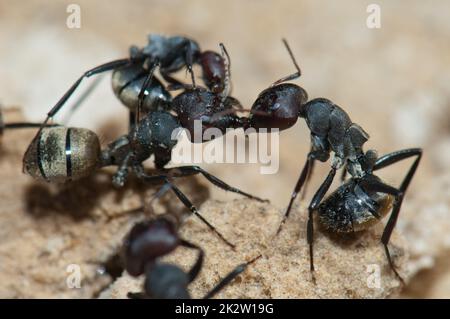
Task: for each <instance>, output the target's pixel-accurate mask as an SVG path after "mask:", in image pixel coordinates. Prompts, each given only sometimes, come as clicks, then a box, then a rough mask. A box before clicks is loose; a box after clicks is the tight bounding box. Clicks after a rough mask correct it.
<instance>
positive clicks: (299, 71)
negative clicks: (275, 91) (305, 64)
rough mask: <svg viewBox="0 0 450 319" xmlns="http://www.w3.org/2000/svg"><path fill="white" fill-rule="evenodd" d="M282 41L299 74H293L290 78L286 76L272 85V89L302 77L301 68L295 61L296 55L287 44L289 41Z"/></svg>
mask: <svg viewBox="0 0 450 319" xmlns="http://www.w3.org/2000/svg"><path fill="white" fill-rule="evenodd" d="M282 41H283V43H284V46H285V47H286V50H287V51H288V53H289V56H290V57H291V60H292V62H293V63H294V66H295V69H296V70H297V72H295V73H292V74H290V75H288V76H285V77H283V78H281V79H279V80H278V81H275V82H274V83H273V84H272V85H271V86H272V87H273V86H275V85H277V84H280V83H283V82H286V81H291V80H294V79H297V78H299V77H300V76H301V75H302V71H301V70H300V67H299V66H298V64H297V61H296V60H295V57H294V54H293V53H292V50H291V48H290V46H289V43H288V42H287V40H286V39H285V38H283V39H282Z"/></svg>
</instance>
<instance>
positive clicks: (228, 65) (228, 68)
mask: <svg viewBox="0 0 450 319" xmlns="http://www.w3.org/2000/svg"><path fill="white" fill-rule="evenodd" d="M219 46H220V50H221V51H222V57H224V58H225V57H226V59H223V60H224V63H225V82H224V86H225V87H224V90H223V92H222V99H223V100H225V98H226V97H227V96H228V95H229V93H230V85H231V84H230V78H231V59H230V55H229V54H228V51H227V49H226V48H225V45H224V44H223V43H219Z"/></svg>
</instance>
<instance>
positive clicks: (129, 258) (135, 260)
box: [124, 218, 180, 276]
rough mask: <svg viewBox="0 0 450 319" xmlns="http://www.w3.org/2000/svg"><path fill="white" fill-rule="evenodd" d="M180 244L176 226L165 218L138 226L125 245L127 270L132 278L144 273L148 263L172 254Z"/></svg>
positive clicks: (129, 235) (134, 228) (133, 229)
mask: <svg viewBox="0 0 450 319" xmlns="http://www.w3.org/2000/svg"><path fill="white" fill-rule="evenodd" d="M179 244H180V238H179V237H178V234H177V231H176V229H175V225H174V224H173V223H171V222H170V221H169V220H167V219H165V218H159V219H156V220H152V221H146V222H141V223H138V224H136V225H135V226H134V227H133V228H132V229H131V231H130V233H129V234H128V236H127V238H126V239H125V243H124V255H125V269H126V270H127V272H128V273H129V274H130V275H132V276H139V275H141V274H143V273H144V271H145V267H146V264H147V263H153V262H155V260H156V259H157V258H159V257H161V256H164V255H167V254H169V253H170V252H172V251H173V250H174V249H175V248H177V247H178V245H179Z"/></svg>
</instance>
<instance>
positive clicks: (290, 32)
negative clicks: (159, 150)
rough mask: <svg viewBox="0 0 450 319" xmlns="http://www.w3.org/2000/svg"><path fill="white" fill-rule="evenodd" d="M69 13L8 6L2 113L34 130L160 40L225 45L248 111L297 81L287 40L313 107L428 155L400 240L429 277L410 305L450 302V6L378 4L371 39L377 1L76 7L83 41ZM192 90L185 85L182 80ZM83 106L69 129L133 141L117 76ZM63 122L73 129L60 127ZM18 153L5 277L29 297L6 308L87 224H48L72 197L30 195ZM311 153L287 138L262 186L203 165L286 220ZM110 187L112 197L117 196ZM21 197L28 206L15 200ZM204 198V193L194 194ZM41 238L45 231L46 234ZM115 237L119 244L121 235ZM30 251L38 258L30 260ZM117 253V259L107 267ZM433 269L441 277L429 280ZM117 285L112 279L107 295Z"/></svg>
mask: <svg viewBox="0 0 450 319" xmlns="http://www.w3.org/2000/svg"><path fill="white" fill-rule="evenodd" d="M69 3H70V2H69V1H56V2H55V1H52V2H50V1H49V2H48V3H46V2H45V1H26V2H13V1H0V41H1V43H2V50H0V70H1V74H2V76H1V77H0V102H1V103H2V105H3V106H8V107H10V106H20V107H21V108H22V109H23V112H24V114H25V116H26V117H27V118H28V119H32V120H41V119H42V118H43V114H44V113H45V112H47V111H48V110H49V109H50V107H51V106H52V105H53V104H54V103H55V102H56V101H57V99H58V98H59V97H60V96H61V95H62V94H63V93H64V91H65V90H67V88H68V87H69V86H70V85H71V84H72V83H73V82H74V81H75V79H76V78H77V77H78V76H79V75H80V74H81V73H82V72H83V71H85V70H87V69H88V68H90V67H93V66H95V65H98V64H100V63H103V62H105V61H109V60H112V59H115V58H119V57H123V56H125V55H126V54H127V50H128V47H129V45H131V44H137V45H142V44H144V43H145V41H146V35H147V34H148V33H164V34H185V35H189V36H191V37H193V38H195V39H197V40H198V41H199V42H200V44H201V46H202V47H203V48H208V49H215V48H217V44H218V42H224V43H225V44H226V45H227V48H228V50H229V52H230V54H231V58H232V74H233V95H234V96H236V97H238V98H239V99H240V100H241V102H242V103H243V104H244V105H246V106H250V105H251V103H252V102H253V100H254V99H255V97H256V95H257V94H258V92H260V91H261V90H262V89H263V88H265V87H267V86H268V85H269V84H270V83H271V82H272V81H273V80H275V79H278V78H279V77H280V76H283V75H285V74H288V73H290V72H292V65H291V62H290V60H289V59H288V57H287V54H286V52H285V51H284V48H283V46H282V44H281V41H280V38H281V37H286V38H287V39H288V40H289V41H290V44H291V46H292V49H293V51H294V53H295V54H296V56H297V59H298V60H299V63H300V65H301V68H302V70H303V76H302V78H301V79H300V80H299V81H298V83H300V84H301V85H302V86H303V87H305V89H306V90H307V91H308V93H309V95H310V97H318V96H323V97H327V98H329V99H332V100H333V101H335V102H336V103H337V104H339V105H340V106H342V107H343V108H344V109H345V110H346V111H347V112H348V113H349V114H350V116H351V118H352V120H353V121H355V122H357V123H358V124H360V125H361V126H362V127H364V129H365V130H366V131H367V132H368V133H369V134H370V135H371V139H370V140H369V142H368V143H367V147H368V148H374V149H377V150H378V151H379V153H380V154H384V153H387V152H390V151H393V150H397V149H401V148H407V147H416V146H417V147H423V148H424V151H425V155H424V158H423V161H422V162H421V165H420V168H419V170H418V173H417V174H416V176H415V178H414V181H413V183H412V185H411V188H410V190H409V191H408V195H407V197H406V200H405V203H404V210H403V212H402V215H401V216H400V220H399V229H400V230H401V232H402V234H403V235H404V236H405V237H406V238H407V241H408V243H409V244H410V248H409V250H410V251H411V258H412V261H414V262H415V263H411V264H410V266H411V267H412V268H411V273H417V272H419V273H418V274H417V276H416V277H415V278H414V281H412V283H411V287H408V289H407V290H406V292H405V294H404V295H403V296H406V297H408V296H414V297H447V298H448V297H450V285H449V284H448V282H449V281H448V280H446V279H445V278H447V279H448V276H449V275H448V270H447V269H448V267H447V266H446V265H448V260H449V257H448V256H449V254H448V249H449V246H450V244H449V240H448V238H447V236H448V234H449V233H450V227H449V225H448V222H447V221H448V220H450V217H449V215H450V212H449V211H450V209H449V202H448V200H449V194H450V192H448V191H446V190H448V188H445V185H448V183H449V180H450V177H449V175H448V172H449V163H450V125H449V123H450V121H449V120H450V103H449V97H450V91H449V89H448V87H447V83H448V82H449V81H448V77H449V75H448V74H450V72H449V71H450V70H449V69H450V60H449V59H450V54H449V52H450V44H449V43H448V41H447V39H448V37H449V35H450V25H449V24H448V18H449V17H448V12H450V11H449V9H450V8H449V7H450V4H449V3H448V2H446V1H435V2H433V5H429V4H426V3H424V2H421V1H410V2H408V5H407V6H404V5H403V3H402V2H400V1H378V2H377V3H379V4H380V8H381V28H380V29H369V28H367V26H366V18H367V16H368V13H367V12H366V8H367V5H368V4H369V3H370V2H368V1H367V2H366V1H348V2H346V4H345V6H344V5H342V4H339V3H335V2H332V1H276V2H273V1H258V2H256V1H248V2H244V3H243V2H242V1H226V2H218V1H217V2H216V1H215V2H212V1H189V2H184V1H151V2H148V1H134V2H132V3H129V2H126V1H116V2H114V5H112V4H110V2H107V1H95V2H92V1H78V2H77V3H78V4H79V5H80V8H81V17H82V22H81V23H82V24H81V28H80V29H69V28H68V27H67V26H66V18H67V15H68V14H67V13H66V7H67V5H68V4H69ZM184 77H185V75H184V73H181V74H180V78H182V79H183V78H184ZM85 104H86V105H84V106H83V107H82V109H80V110H79V111H78V112H77V113H76V114H75V116H74V117H73V118H72V119H71V121H70V123H69V124H70V125H73V126H82V127H88V128H92V129H95V130H96V131H97V132H98V133H99V134H100V136H101V139H102V141H104V142H107V141H109V140H111V139H112V138H113V137H114V136H117V135H119V134H121V133H122V132H123V131H124V130H125V125H126V121H125V120H124V118H125V117H126V111H125V109H124V108H123V106H121V105H120V103H119V102H118V101H117V100H116V99H115V97H114V95H113V94H112V92H111V88H110V84H109V76H105V78H104V79H103V80H102V82H101V83H100V85H99V88H98V89H97V90H96V91H95V92H94V93H93V94H92V96H91V97H90V98H89V99H88V100H87V101H86V103H85ZM61 119H64V117H63V116H61V117H59V118H56V120H61ZM14 134H16V133H14ZM17 134H19V133H17ZM24 134H25V133H24ZM27 138H29V137H24V139H25V140H26V139H27ZM7 141H8V137H6V138H5V139H4V141H3V146H2V148H6V151H5V150H4V149H2V159H1V164H2V166H3V167H4V169H2V172H1V174H5V175H3V176H2V180H3V181H4V182H3V183H2V185H3V187H2V189H4V191H2V194H3V195H2V196H4V197H5V198H10V201H5V200H4V201H3V202H2V203H5V204H3V205H2V207H1V208H0V209H1V216H2V222H1V224H2V228H1V229H2V231H1V232H0V236H1V239H2V245H3V246H2V248H1V249H2V250H1V251H2V253H1V254H0V258H1V260H2V262H1V265H0V267H2V269H4V268H6V269H7V270H5V271H6V272H5V273H6V274H7V276H9V277H11V276H16V277H17V276H19V277H18V278H20V281H18V280H14V281H16V282H21V284H17V287H19V288H17V287H16V286H14V285H13V286H14V287H16V288H14V289H15V290H14V289H12V288H11V286H9V284H8V285H6V286H5V287H0V292H2V295H4V296H7V297H14V296H16V297H17V296H31V295H27V294H25V293H24V292H23V291H26V287H28V286H27V285H31V286H33V285H34V283H35V281H36V280H37V281H42V282H44V283H45V282H46V280H47V279H45V276H46V275H45V274H46V273H48V272H47V271H46V269H45V268H42V269H40V268H41V267H40V266H39V265H40V263H37V262H36V258H38V257H37V256H39V254H37V252H36V251H40V250H41V249H43V248H42V247H44V246H45V245H47V241H49V240H51V239H52V233H53V232H55V231H56V229H57V228H58V227H59V224H60V223H65V222H66V219H67V220H71V218H72V217H70V215H71V214H72V213H75V215H77V214H80V215H82V216H84V214H85V213H84V212H83V211H81V212H80V211H78V210H77V209H75V208H77V206H75V208H70V207H69V206H67V207H66V206H64V207H57V208H58V209H62V208H64V209H68V210H69V211H70V214H66V215H63V216H60V217H58V218H61V221H59V219H58V218H56V219H55V218H54V217H53V216H52V217H50V216H51V214H49V213H47V210H52V209H56V208H54V207H53V205H56V206H58V205H64V204H65V202H62V203H60V204H58V203H57V202H58V201H59V200H60V198H61V197H58V196H65V195H67V194H65V195H64V193H63V195H58V194H59V193H58V192H57V191H59V190H58V189H57V190H53V191H54V192H56V194H57V195H52V194H53V193H50V195H49V194H48V192H49V191H48V190H47V189H46V188H45V187H44V188H42V187H41V186H34V187H37V189H35V188H31V191H30V190H29V187H30V186H26V188H23V187H25V186H24V185H28V184H29V183H31V181H30V180H29V179H28V178H27V177H25V176H23V175H21V174H20V169H19V166H18V165H17V161H19V160H20V157H21V156H20V155H21V152H22V151H23V150H24V149H25V145H23V146H22V148H18V149H16V151H14V152H16V153H14V152H13V153H14V154H10V153H9V152H8V151H7V150H8V148H7V147H8V146H7V145H6V144H7ZM18 147H19V146H18ZM308 148H309V137H308V131H307V129H306V125H305V123H304V122H302V121H299V123H298V124H297V125H296V126H295V127H293V128H291V129H290V130H288V131H286V132H283V133H282V134H281V136H280V154H279V158H280V169H279V171H278V172H277V173H276V174H273V175H261V174H260V173H259V168H260V166H259V165H254V164H253V165H251V164H220V165H219V164H201V165H202V167H204V168H206V169H208V170H209V171H211V172H213V173H215V174H216V175H218V176H220V177H221V178H223V179H225V180H226V181H227V182H229V183H230V184H232V185H235V186H238V187H239V188H241V189H244V190H248V191H251V192H252V193H253V194H256V195H259V196H260V197H264V198H270V200H271V201H272V204H273V205H274V207H276V208H277V209H278V210H282V209H283V208H284V207H285V206H286V204H287V201H288V199H289V196H290V192H291V190H292V187H293V185H294V184H295V181H296V178H297V176H298V174H299V171H300V168H301V166H302V165H303V162H304V158H305V155H306V153H307V151H308ZM149 165H151V163H149ZM328 165H329V164H322V165H319V167H318V168H317V170H316V174H315V176H314V177H313V179H312V184H311V186H310V187H309V193H308V195H307V198H310V197H311V196H312V191H313V190H314V189H316V188H317V186H318V184H319V183H320V181H321V180H322V179H323V178H324V176H325V174H326V172H327V169H328V167H329V166H328ZM408 165H409V163H404V164H398V165H396V166H395V167H392V168H389V169H386V170H385V171H383V172H382V173H381V176H382V177H383V178H384V179H386V181H388V182H390V183H392V184H393V185H398V184H399V183H400V181H401V178H402V177H403V176H404V174H405V172H406V169H407V168H408ZM446 173H447V174H446ZM106 183H107V182H106V181H105V185H104V187H109V186H108V185H107V184H106ZM88 184H89V182H88ZM13 185H16V186H14V187H15V188H14V187H13ZM102 185H103V184H102ZM202 185H203V184H202ZM335 186H337V185H335ZM187 187H189V183H188V184H187ZM203 187H204V192H206V193H207V194H206V195H205V197H204V198H203V199H202V200H199V202H198V203H197V204H198V205H200V204H201V203H202V202H203V201H204V200H206V198H211V199H214V200H221V201H226V202H229V201H231V200H233V199H235V198H237V197H236V196H234V195H231V194H228V193H224V192H222V191H220V190H217V189H214V188H211V187H209V186H206V184H204V186H203ZM38 191H39V192H40V193H39V192H38ZM129 191H130V192H134V191H132V190H129ZM30 192H31V193H32V194H35V193H36V194H42V195H40V196H38V197H39V198H40V201H38V204H39V205H40V206H43V208H42V207H41V210H42V212H40V213H39V214H38V216H41V215H43V216H44V218H41V217H36V216H34V215H33V214H31V215H30V214H29V213H27V214H28V215H26V214H25V213H26V212H27V211H29V210H30V208H29V207H28V206H27V204H26V203H27V200H28V199H27V197H26V196H28V195H27V194H29V193H30ZM91 193H92V192H86V193H85V195H84V197H83V198H86V199H88V198H89V196H90V195H89V194H91ZM17 194H21V197H19V198H17ZM45 194H46V195H47V197H44V195H45ZM195 194H197V192H193V194H191V195H195ZM8 196H12V197H8ZM13 196H16V199H14V197H13ZM24 196H25V197H24ZM54 196H56V197H54ZM104 196H106V195H104ZM55 198H56V200H55ZM62 198H64V197H62ZM74 201H75V203H76V202H77V200H74ZM105 201H106V200H105ZM48 202H49V203H52V204H49V203H48ZM125 202H126V201H125ZM42 203H43V204H42ZM69 203H70V204H73V203H74V202H69ZM33 205H35V202H33ZM33 205H32V206H33ZM39 205H38V206H39ZM117 205H119V206H118V208H117V211H119V210H120V209H122V208H124V207H126V206H127V205H126V204H125V203H123V202H120V203H118V204H117ZM40 206H39V207H40ZM161 209H162V208H161ZM17 210H18V211H21V212H23V213H24V214H25V216H28V217H29V218H19V217H17V218H16V217H14V216H16V215H17V216H20V214H16V211H17ZM95 214H96V213H95ZM95 214H94V215H95ZM88 215H89V214H88ZM3 220H4V221H3ZM97 223H98V222H97V221H95V222H94V221H93V220H92V219H91V218H90V217H87V218H81V223H80V222H79V221H78V220H77V223H76V225H73V226H72V227H73V232H75V235H73V236H74V237H78V232H86V233H88V232H89V231H94V232H96V230H97V229H103V228H101V225H103V224H101V223H100V224H98V225H97ZM113 223H119V222H116V221H114V222H113ZM129 223H131V222H130V221H128V219H126V222H125V221H124V224H125V225H124V226H123V228H121V227H120V225H117V227H118V228H117V229H119V228H120V229H121V231H122V232H123V233H124V232H125V231H126V229H128V228H127V227H129V226H130V224H129ZM425 223H426V224H425ZM119 224H120V223H119ZM436 224H437V225H436ZM424 225H427V226H424ZM41 227H43V228H45V229H47V232H43V233H42V232H40V231H39V229H40V228H41ZM78 228H83V229H84V230H78ZM19 229H20V230H21V231H24V232H25V233H24V234H25V235H24V236H23V237H24V238H27V237H26V236H27V235H26V234H27V232H31V234H30V235H29V236H34V235H33V234H35V233H39V234H40V237H41V239H40V241H26V242H28V243H30V242H31V243H32V245H31V247H28V246H27V245H22V244H19V242H20V243H21V241H19V242H17V241H16V240H17V238H16V237H17V236H16V234H17V231H18V230H19ZM425 229H426V230H428V231H425ZM25 230H26V231H25ZM111 231H112V232H114V233H116V231H117V233H120V232H119V230H115V229H113V230H111ZM86 236H87V235H86ZM118 237H120V236H118ZM107 238H108V236H107V235H105V239H104V241H99V242H98V243H96V245H97V246H95V245H94V246H95V247H96V248H89V249H92V251H91V252H86V256H88V255H90V254H93V255H95V254H99V251H98V249H100V248H101V247H105V246H108V244H107V242H108V239H107ZM21 239H22V238H21ZM82 239H83V237H81V238H80V240H82ZM71 240H72V239H70V238H69V239H67V238H63V239H61V238H59V237H58V238H57V239H56V240H55V241H53V243H56V245H57V246H58V245H62V246H65V245H68V247H69V248H68V250H67V251H68V252H67V254H69V255H70V251H71V249H70V247H71V245H72V244H68V243H67V242H69V243H70V242H71ZM119 241H120V240H119V239H118V238H116V242H115V244H112V243H111V244H110V245H111V246H114V245H115V246H117V245H119ZM44 243H45V245H44ZM51 245H52V244H50V246H51ZM18 247H20V248H18ZM58 247H59V246H58ZM86 249H87V248H86ZM28 250H31V251H35V252H34V253H35V254H37V255H27V254H28V253H27V251H28ZM56 251H59V250H56ZM110 252H111V250H109V249H105V252H104V254H105V255H107V254H108V253H110ZM22 254H23V256H34V257H33V258H32V259H30V260H29V261H28V262H27V263H26V265H23V268H21V267H18V268H17V267H9V266H8V262H9V261H10V260H14V259H18V258H20V257H19V255H22ZM44 255H45V254H44ZM50 255H51V254H50ZM55 258H56V257H55ZM70 258H72V259H73V257H70ZM70 258H69V259H70ZM56 259H57V258H56ZM74 262H75V263H76V261H74ZM97 262H98V260H97V261H96V263H97ZM96 263H94V264H96ZM44 264H47V263H45V262H44ZM96 265H97V264H96ZM58 267H59V268H58V269H60V268H61V267H62V265H59V266H58ZM63 268H64V267H63ZM423 268H429V270H421V269H423ZM29 269H34V271H35V272H38V273H41V275H38V277H39V276H40V277H39V278H41V279H39V278H38V279H36V278H34V279H30V273H33V272H32V271H31V272H30V270H29ZM94 269H97V266H94V267H92V271H91V273H92V274H94V273H95V271H94ZM42 274H43V275H42ZM92 276H94V275H92ZM100 277H101V276H100ZM92 278H93V277H92ZM214 278H216V277H214ZM431 278H433V280H431ZM441 278H442V280H441ZM92 282H95V280H93V281H92ZM108 282H109V281H108V279H106V280H105V282H104V283H103V285H107V283H108ZM413 282H414V283H416V284H414V283H413ZM60 285H64V283H60ZM96 285H97V283H96ZM103 285H98V286H96V288H92V290H90V289H87V290H86V291H85V292H83V293H82V294H80V293H79V292H70V293H67V295H64V293H61V292H58V293H61V296H67V297H70V296H77V297H80V296H82V297H90V296H92V295H93V294H94V293H93V291H96V292H98V291H100V290H102V288H101V287H103ZM44 286H45V287H47V288H45V289H44V288H42V291H43V292H42V295H39V296H55V294H54V292H52V291H51V290H52V289H53V288H52V287H50V286H51V285H43V286H42V287H44ZM100 286H101V287H100ZM20 287H21V288H20ZM24 287H25V288H24ZM99 287H100V288H99ZM2 289H3V290H2ZM3 291H5V292H3ZM11 291H13V292H11ZM14 291H16V292H14ZM57 295H58V294H57ZM33 296H34V295H33ZM36 296H37V295H36ZM58 296H59V295H58ZM360 296H363V295H362V294H361V295H360Z"/></svg>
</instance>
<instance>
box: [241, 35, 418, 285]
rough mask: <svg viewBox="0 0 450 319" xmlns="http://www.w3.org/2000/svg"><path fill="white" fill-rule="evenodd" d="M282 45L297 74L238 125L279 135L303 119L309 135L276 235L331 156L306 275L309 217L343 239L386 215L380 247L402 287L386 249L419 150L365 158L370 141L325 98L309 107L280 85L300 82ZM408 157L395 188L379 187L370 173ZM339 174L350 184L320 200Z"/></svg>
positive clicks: (314, 204)
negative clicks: (316, 168)
mask: <svg viewBox="0 0 450 319" xmlns="http://www.w3.org/2000/svg"><path fill="white" fill-rule="evenodd" d="M283 43H284V45H285V47H286V49H287V51H288V53H289V55H290V57H291V59H292V61H293V64H294V66H295V68H296V72H295V73H293V74H291V75H288V76H286V77H283V78H281V79H279V80H278V81H276V82H274V83H273V84H272V85H271V86H270V87H269V88H268V89H266V90H264V91H263V92H262V93H260V94H259V96H258V98H257V99H256V101H255V102H254V103H253V106H252V108H251V110H250V115H249V117H248V118H247V119H245V120H243V126H244V127H252V128H255V129H257V130H258V129H261V128H277V129H280V130H284V129H287V128H290V127H291V126H293V125H294V124H295V123H296V122H297V119H298V118H303V119H305V121H306V124H307V125H308V128H309V130H310V132H311V149H310V152H309V153H308V155H307V160H306V164H305V165H304V167H303V169H302V171H301V173H300V176H299V178H298V181H297V183H296V185H295V188H294V191H293V193H292V196H291V199H290V201H289V205H288V207H287V209H286V212H285V215H284V218H283V221H282V222H281V224H280V226H279V229H278V231H277V234H278V233H279V232H280V231H281V229H282V225H283V224H284V222H285V220H286V219H287V218H288V216H289V213H290V211H291V208H292V205H293V202H294V200H295V198H296V197H297V194H298V193H299V192H300V191H301V189H302V187H303V185H305V183H307V182H308V180H309V177H310V176H311V174H312V171H313V167H314V163H315V161H317V160H318V161H321V162H326V161H328V159H329V158H330V154H331V153H333V159H332V161H331V170H330V172H329V173H328V176H327V177H326V179H325V180H324V181H323V182H322V184H321V185H320V187H319V189H318V190H317V191H316V192H315V194H314V196H313V198H312V200H311V202H310V204H309V206H308V222H307V242H308V245H309V248H310V270H311V272H312V274H313V278H314V259H313V237H314V223H313V216H314V214H318V216H319V221H320V222H321V223H322V224H324V225H325V226H326V227H327V228H328V229H330V230H332V231H335V232H339V233H347V232H356V231H361V230H364V229H367V228H368V227H370V226H371V225H373V224H374V223H376V222H378V221H379V220H380V219H381V218H382V217H383V216H385V215H387V214H388V213H389V211H391V214H390V217H389V220H388V222H387V224H386V226H385V228H384V231H383V234H382V236H381V243H382V244H383V246H384V249H385V253H386V257H387V259H388V262H389V265H390V267H391V269H392V270H393V272H394V273H395V275H396V276H397V277H398V278H399V279H400V280H401V281H402V282H403V279H402V278H401V276H400V275H399V274H398V272H397V270H396V269H395V266H394V263H393V261H392V258H391V254H390V252H389V248H388V244H389V239H390V237H391V235H392V231H393V229H394V227H395V224H396V222H397V219H398V215H399V213H400V208H401V205H402V202H403V198H404V196H405V192H406V191H407V189H408V186H409V184H410V182H411V180H412V178H413V176H414V174H415V172H416V169H417V166H418V165H419V162H420V159H421V156H422V150H421V149H420V148H411V149H405V150H400V151H396V152H393V153H389V154H386V155H384V156H381V157H378V155H377V152H376V151H374V150H368V151H367V152H364V150H363V145H364V143H365V142H366V141H367V140H368V139H369V135H368V134H367V133H366V132H365V131H364V130H363V129H362V128H361V127H360V126H359V125H358V124H356V123H353V122H352V120H351V119H350V117H349V115H348V114H347V113H346V112H345V111H344V110H343V109H342V108H341V107H339V106H338V105H336V104H334V103H333V102H332V101H330V100H328V99H325V98H315V99H312V100H309V101H308V95H307V93H306V91H305V90H304V89H303V88H301V87H300V86H298V85H295V84H292V83H284V82H285V81H290V80H294V79H296V78H298V77H300V75H301V70H300V68H299V66H298V64H297V62H296V60H295V57H294V55H293V53H292V51H291V49H290V47H289V45H288V43H287V41H286V40H285V39H283ZM411 157H415V160H414V162H413V164H412V165H411V167H410V169H409V170H408V172H407V174H406V176H405V177H404V179H403V181H402V183H401V185H400V186H399V187H398V188H396V187H392V186H390V185H388V184H386V183H384V182H383V181H382V180H381V179H380V178H379V177H377V176H376V175H374V173H373V172H374V171H376V170H379V169H382V168H384V167H387V166H390V165H392V164H394V163H397V162H399V161H402V160H405V159H407V158H411ZM338 169H343V174H342V181H344V179H345V174H346V173H349V174H350V175H351V178H350V179H348V180H347V181H346V182H345V183H344V184H342V185H341V186H340V187H339V188H338V189H337V190H336V191H335V192H333V193H332V194H331V195H330V196H328V197H325V195H326V193H327V191H328V190H329V188H330V186H331V183H332V181H333V179H334V177H335V174H336V171H337V170H338Z"/></svg>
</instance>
